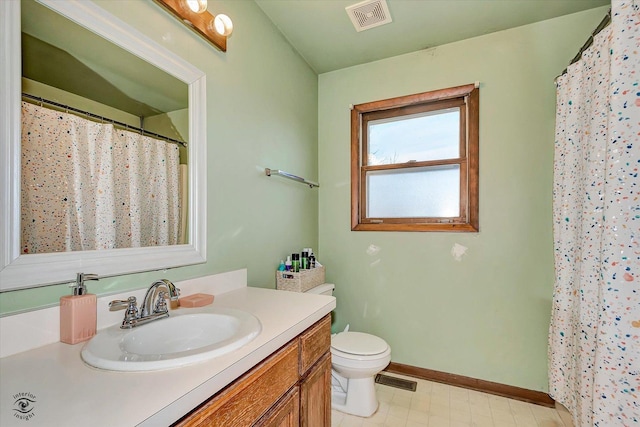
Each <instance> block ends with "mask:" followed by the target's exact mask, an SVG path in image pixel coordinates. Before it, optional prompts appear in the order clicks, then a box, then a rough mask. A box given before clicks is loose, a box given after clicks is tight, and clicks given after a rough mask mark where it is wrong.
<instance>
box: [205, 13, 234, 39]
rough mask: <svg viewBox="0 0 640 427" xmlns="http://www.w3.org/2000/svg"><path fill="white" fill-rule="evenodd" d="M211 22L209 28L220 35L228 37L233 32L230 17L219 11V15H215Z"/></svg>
mask: <svg viewBox="0 0 640 427" xmlns="http://www.w3.org/2000/svg"><path fill="white" fill-rule="evenodd" d="M212 23H213V28H210V29H213V30H214V31H215V32H216V33H218V34H220V35H223V36H226V37H229V36H230V35H231V33H232V32H233V22H231V18H229V17H228V16H227V15H225V14H222V13H221V14H219V15H216V17H215V18H214V19H213V21H212ZM209 26H210V27H211V23H209Z"/></svg>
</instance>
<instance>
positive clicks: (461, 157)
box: [351, 84, 479, 232]
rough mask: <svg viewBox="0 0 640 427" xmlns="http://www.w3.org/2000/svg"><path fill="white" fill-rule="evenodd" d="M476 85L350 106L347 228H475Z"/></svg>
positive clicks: (476, 189) (401, 229)
mask: <svg viewBox="0 0 640 427" xmlns="http://www.w3.org/2000/svg"><path fill="white" fill-rule="evenodd" d="M478 104H479V89H478V88H477V87H476V85H473V84H471V85H466V86H459V87H454V88H449V89H443V90H437V91H433V92H425V93H419V94H416V95H409V96H403V97H399V98H393V99H386V100H383V101H376V102H369V103H366V104H359V105H355V106H354V107H353V109H352V111H351V229H352V230H356V231H466V232H474V231H478V123H479V114H478V110H479V109H478Z"/></svg>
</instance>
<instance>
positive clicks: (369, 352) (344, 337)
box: [331, 332, 389, 356]
mask: <svg viewBox="0 0 640 427" xmlns="http://www.w3.org/2000/svg"><path fill="white" fill-rule="evenodd" d="M331 349H332V350H337V351H336V352H334V353H342V354H346V355H354V356H375V355H378V354H382V353H385V352H386V351H387V350H389V345H388V344H387V343H386V341H385V340H383V339H382V338H380V337H377V336H375V335H371V334H365V333H363V332H341V333H339V334H336V335H334V336H333V337H332V338H331Z"/></svg>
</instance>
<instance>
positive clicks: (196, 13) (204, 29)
mask: <svg viewBox="0 0 640 427" xmlns="http://www.w3.org/2000/svg"><path fill="white" fill-rule="evenodd" d="M153 1H154V2H156V3H157V4H159V5H160V6H162V7H163V8H164V9H165V10H166V11H167V12H169V13H170V14H172V15H173V16H175V17H176V18H177V19H179V20H180V21H181V22H183V23H184V24H186V25H187V27H189V28H191V29H192V30H193V31H194V32H196V33H197V34H198V35H200V36H201V37H203V38H204V39H205V40H207V41H208V42H209V43H211V44H212V45H214V46H215V47H216V48H218V49H220V50H221V51H222V52H226V51H227V38H228V37H229V36H230V35H231V32H232V31H233V23H232V22H231V19H230V18H229V17H228V16H227V15H223V14H219V15H213V14H211V13H210V12H208V11H207V0H153Z"/></svg>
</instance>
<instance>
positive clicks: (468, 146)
mask: <svg viewBox="0 0 640 427" xmlns="http://www.w3.org/2000/svg"><path fill="white" fill-rule="evenodd" d="M479 103H480V90H479V85H478V84H477V83H476V84H469V85H464V86H457V87H452V88H447V89H441V90H435V91H430V92H423V93H418V94H415V95H407V96H401V97H397V98H390V99H385V100H381V101H374V102H368V103H364V104H358V105H354V106H353V108H352V109H351V230H353V231H449V232H477V231H479V219H478V211H479V207H478V195H479V185H478V177H479V170H478V166H479V165H478V163H479V123H480V117H479V110H480V109H479ZM456 106H459V107H460V108H461V115H460V119H461V120H460V156H459V157H457V158H453V159H446V160H436V161H431V160H430V161H418V162H411V163H402V164H388V165H368V164H367V161H368V160H367V158H368V148H367V132H366V129H367V126H366V124H367V122H368V121H371V120H377V119H381V118H388V117H399V116H403V115H408V114H413V113H416V112H427V111H436V110H442V109H446V108H452V107H456ZM363 129H364V131H363ZM455 164H458V165H460V215H458V216H456V217H446V218H445V217H443V218H439V217H438V218H387V217H385V218H368V217H367V216H366V200H367V199H366V198H367V192H366V191H367V189H366V173H367V172H369V171H375V170H398V169H407V170H408V169H411V168H419V167H422V168H424V167H429V166H440V165H455Z"/></svg>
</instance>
